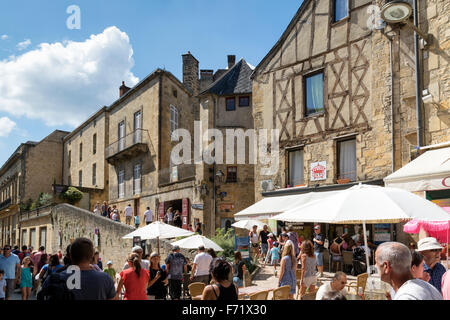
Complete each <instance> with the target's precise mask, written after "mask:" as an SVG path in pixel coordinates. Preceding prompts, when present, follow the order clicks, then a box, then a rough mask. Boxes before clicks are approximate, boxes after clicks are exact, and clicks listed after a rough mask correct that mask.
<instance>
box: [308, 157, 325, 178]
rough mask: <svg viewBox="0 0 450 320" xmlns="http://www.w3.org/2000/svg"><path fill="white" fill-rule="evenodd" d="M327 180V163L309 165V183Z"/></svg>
mask: <svg viewBox="0 0 450 320" xmlns="http://www.w3.org/2000/svg"><path fill="white" fill-rule="evenodd" d="M320 180H327V162H326V161H320V162H313V163H311V181H320Z"/></svg>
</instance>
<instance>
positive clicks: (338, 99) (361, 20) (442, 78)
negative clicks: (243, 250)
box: [253, 0, 450, 236]
mask: <svg viewBox="0 0 450 320" xmlns="http://www.w3.org/2000/svg"><path fill="white" fill-rule="evenodd" d="M418 2H419V11H418V15H419V29H421V30H423V31H424V32H426V33H430V34H432V36H433V38H434V41H433V45H432V46H429V45H428V46H424V47H423V48H421V49H420V50H419V56H418V61H419V62H420V63H419V68H420V69H419V72H418V73H419V81H420V84H421V85H420V88H419V91H418V92H416V91H417V90H416V89H415V87H416V77H415V51H414V31H413V30H412V29H411V28H410V27H409V26H407V25H405V24H399V25H386V26H378V25H376V23H373V21H377V19H378V18H379V17H377V16H376V14H377V13H379V12H380V8H381V7H382V5H384V4H385V1H371V0H356V1H339V0H305V1H304V2H303V3H302V5H301V7H300V8H299V10H298V12H297V13H296V15H295V16H294V18H293V19H292V21H291V22H290V24H289V26H288V27H287V29H286V31H285V32H284V33H283V35H282V36H281V38H280V39H279V41H278V42H277V43H276V44H275V46H274V47H273V48H272V49H271V50H270V52H269V53H268V54H267V55H266V57H265V58H264V59H263V60H262V61H261V62H260V64H259V65H258V66H257V67H256V69H255V71H254V74H253V116H254V119H255V129H258V128H265V129H279V130H280V131H279V132H280V139H279V141H280V152H279V156H280V157H279V160H280V161H279V170H278V171H277V172H276V174H274V175H270V176H263V175H261V174H260V172H261V171H260V169H261V166H260V165H258V166H256V168H255V198H256V200H260V199H261V198H262V197H263V196H274V195H284V194H293V193H303V192H311V191H321V190H335V189H342V188H348V187H349V186H351V185H352V184H354V183H358V182H364V183H371V184H380V185H383V181H382V179H383V178H384V177H386V176H387V175H389V174H390V173H392V172H393V171H394V170H395V169H398V168H400V167H402V166H403V165H404V164H406V163H408V162H409V161H411V159H413V158H414V157H415V156H416V147H417V146H423V145H428V144H434V143H438V142H443V141H447V140H449V131H448V130H449V129H448V124H449V123H448V111H447V108H448V105H449V95H450V92H449V90H448V89H449V88H448V84H449V83H450V82H449V81H448V79H449V74H450V72H449V60H448V58H447V57H448V55H449V49H450V46H449V41H450V31H449V23H448V19H449V18H448V17H449V13H450V5H449V3H447V2H446V1H418ZM390 49H391V50H390ZM391 52H392V54H391V55H390V53H391ZM391 61H392V64H391ZM391 65H392V71H391ZM425 89H428V91H429V92H430V93H431V94H432V96H433V99H434V101H433V102H434V103H425V104H424V103H423V102H422V99H421V98H422V94H423V93H422V90H425ZM416 93H417V94H418V95H419V97H418V99H416ZM416 104H417V105H416ZM417 109H418V110H419V111H420V112H419V114H420V118H419V119H420V120H419V121H418V116H417V115H418V113H417V111H416V110H417ZM418 122H420V123H421V126H419V125H418ZM419 136H420V137H421V140H419V138H418V137H419ZM419 141H422V142H419ZM398 228H399V227H398ZM399 233H400V232H397V234H399ZM391 236H393V233H392V235H391Z"/></svg>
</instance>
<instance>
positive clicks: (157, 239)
mask: <svg viewBox="0 0 450 320" xmlns="http://www.w3.org/2000/svg"><path fill="white" fill-rule="evenodd" d="M156 245H157V246H158V256H159V237H156Z"/></svg>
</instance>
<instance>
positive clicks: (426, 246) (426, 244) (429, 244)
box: [417, 237, 442, 251]
mask: <svg viewBox="0 0 450 320" xmlns="http://www.w3.org/2000/svg"><path fill="white" fill-rule="evenodd" d="M435 249H440V250H442V246H441V245H440V244H439V242H438V241H437V240H436V238H433V237H428V238H423V239H421V240H419V243H418V244H417V251H426V250H435Z"/></svg>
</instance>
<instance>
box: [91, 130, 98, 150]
mask: <svg viewBox="0 0 450 320" xmlns="http://www.w3.org/2000/svg"><path fill="white" fill-rule="evenodd" d="M92 153H93V154H96V153H97V134H94V135H93V136H92Z"/></svg>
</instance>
